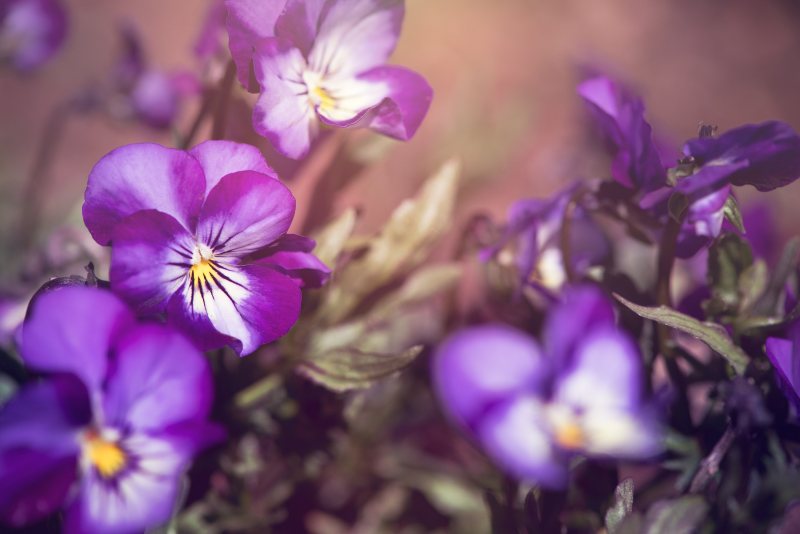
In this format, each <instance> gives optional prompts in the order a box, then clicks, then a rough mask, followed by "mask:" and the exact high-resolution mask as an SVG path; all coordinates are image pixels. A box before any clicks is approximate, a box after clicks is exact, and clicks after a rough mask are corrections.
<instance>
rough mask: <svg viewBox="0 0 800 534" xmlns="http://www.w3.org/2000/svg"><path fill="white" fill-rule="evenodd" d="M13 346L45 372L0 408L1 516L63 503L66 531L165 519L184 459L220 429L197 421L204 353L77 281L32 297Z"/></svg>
mask: <svg viewBox="0 0 800 534" xmlns="http://www.w3.org/2000/svg"><path fill="white" fill-rule="evenodd" d="M21 353H22V357H23V359H24V360H25V363H26V364H27V365H28V366H30V367H31V368H33V369H35V370H37V371H40V372H43V373H48V374H50V376H49V377H47V378H46V379H44V380H42V381H39V382H35V383H32V384H29V385H27V386H25V387H23V388H22V389H21V390H20V391H19V392H18V393H17V395H16V396H15V397H14V398H12V399H11V400H10V401H9V402H8V403H7V404H5V405H4V406H3V407H2V408H0V478H2V479H3V480H4V481H6V482H9V483H6V484H4V485H3V487H2V489H0V517H1V518H2V519H3V520H4V521H6V522H9V523H11V524H12V525H16V526H20V525H24V524H27V523H31V522H34V521H37V520H39V519H41V518H43V517H45V516H47V515H50V514H52V513H53V512H55V511H57V510H59V509H62V508H63V509H64V510H65V515H64V523H65V530H66V531H67V532H76V533H77V532H136V531H143V530H145V529H149V528H151V527H154V526H157V525H159V524H161V523H164V522H165V521H167V520H168V519H169V517H170V515H171V513H172V511H173V508H174V507H175V505H176V501H177V499H178V493H179V488H180V485H181V477H182V475H183V472H184V471H185V470H186V469H187V468H188V466H189V464H190V462H191V459H192V456H194V455H195V454H196V453H197V452H199V451H200V450H201V449H203V448H205V447H206V446H208V445H210V444H212V443H214V442H215V441H217V440H219V439H220V438H221V437H222V434H223V432H222V430H221V428H219V427H218V426H216V425H214V424H212V423H210V422H208V421H207V417H208V413H209V409H210V406H211V399H212V395H213V391H212V382H211V373H210V370H209V368H208V364H207V362H206V360H205V358H204V357H203V355H202V354H201V353H200V352H198V350H197V349H196V348H195V347H194V346H193V345H192V344H191V343H190V342H189V341H188V340H187V339H185V338H184V337H183V336H181V335H180V334H178V333H177V332H174V331H172V330H170V329H169V328H167V327H166V326H162V325H157V324H144V323H137V322H136V319H135V318H134V316H133V314H132V313H131V312H130V311H129V310H128V308H127V307H126V306H125V305H124V304H123V303H122V301H120V300H119V299H118V298H116V297H115V296H114V295H113V294H111V293H109V292H106V291H102V290H99V289H90V288H75V287H71V288H65V289H61V290H58V291H54V292H52V293H48V294H46V295H43V296H42V297H41V298H40V299H39V300H38V301H37V302H36V304H35V305H34V306H33V310H32V314H31V317H30V318H29V320H28V321H26V323H25V326H24V328H23V334H22V346H21ZM11 481H13V483H10V482H11Z"/></svg>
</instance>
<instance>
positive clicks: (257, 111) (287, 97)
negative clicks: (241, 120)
mask: <svg viewBox="0 0 800 534" xmlns="http://www.w3.org/2000/svg"><path fill="white" fill-rule="evenodd" d="M254 67H255V73H256V78H257V79H258V82H259V83H260V84H261V95H260V96H259V97H258V101H257V102H256V106H255V108H254V109H253V128H254V129H255V130H256V132H258V133H259V134H261V135H263V136H264V137H266V138H267V140H268V141H269V142H270V143H272V145H273V146H274V147H275V148H276V149H277V150H278V151H279V152H280V153H281V154H283V155H284V156H287V157H289V158H292V159H300V158H302V157H303V156H305V155H306V154H307V153H308V150H309V148H310V147H311V142H312V141H313V139H314V137H316V135H317V131H318V129H319V124H318V122H317V119H316V116H315V114H314V108H313V107H312V105H311V102H310V100H309V96H308V87H307V86H306V84H305V82H304V80H303V72H304V70H305V68H306V63H305V59H304V58H303V55H302V53H301V52H300V50H299V49H297V48H294V47H293V46H292V45H291V43H289V42H287V41H285V40H283V39H277V38H273V39H266V40H265V41H263V42H262V43H261V45H260V46H259V49H258V53H257V54H256V56H255V58H254Z"/></svg>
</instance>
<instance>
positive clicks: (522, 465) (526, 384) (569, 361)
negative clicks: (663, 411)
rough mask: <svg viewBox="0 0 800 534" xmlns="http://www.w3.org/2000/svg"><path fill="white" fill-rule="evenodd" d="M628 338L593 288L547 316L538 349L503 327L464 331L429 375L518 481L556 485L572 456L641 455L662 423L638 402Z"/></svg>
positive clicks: (637, 363)
mask: <svg viewBox="0 0 800 534" xmlns="http://www.w3.org/2000/svg"><path fill="white" fill-rule="evenodd" d="M642 378H643V377H642V366H641V358H640V356H639V351H638V350H637V348H636V345H635V344H634V343H633V341H632V340H631V339H630V338H629V337H628V336H627V335H626V334H625V333H623V332H622V331H620V330H618V329H617V328H616V327H615V325H614V312H613V309H612V307H611V303H610V302H609V301H608V300H607V299H606V298H605V297H604V296H603V295H602V294H601V293H600V292H599V291H598V290H597V289H595V288H594V287H591V286H584V287H578V288H573V289H572V290H571V291H569V292H567V293H566V294H565V298H564V301H563V302H562V303H561V304H559V305H558V306H556V308H555V309H554V310H553V311H552V312H551V314H550V316H549V317H548V321H547V323H546V325H545V332H544V349H541V348H540V346H539V344H538V343H537V342H536V341H535V340H533V339H532V338H530V337H528V336H527V335H526V334H523V333H521V332H519V331H517V330H514V329H512V328H509V327H507V326H499V325H493V326H481V327H475V328H470V329H467V330H464V331H462V332H460V333H457V334H456V335H454V336H452V337H451V338H450V339H448V340H447V341H446V342H445V343H444V344H443V345H442V347H441V348H440V349H439V351H438V353H437V355H436V358H435V360H434V365H433V379H434V384H435V387H436V389H437V392H438V395H439V398H440V400H441V402H442V403H443V404H444V406H445V408H446V410H447V411H448V412H449V414H450V416H451V417H452V418H453V419H454V420H455V421H456V422H457V423H458V424H460V425H461V426H463V427H464V428H466V429H468V430H469V431H470V432H471V433H472V434H473V435H474V436H475V437H476V438H477V440H478V442H479V443H480V444H481V445H482V446H483V448H484V449H485V450H486V452H487V453H488V454H489V456H490V457H491V458H492V459H493V460H494V461H496V462H497V463H498V464H499V465H501V466H502V467H503V468H504V469H505V470H507V471H508V472H509V473H510V474H512V475H514V476H515V477H517V478H520V479H524V480H530V481H535V482H538V483H540V484H542V485H544V486H549V487H563V486H564V485H565V484H566V481H567V473H568V467H569V461H570V459H571V458H572V457H573V456H574V455H576V454H585V455H588V456H597V457H615V458H647V457H650V456H653V455H655V454H657V453H658V452H659V451H660V450H661V433H660V425H659V423H658V422H657V421H656V419H655V418H654V413H653V410H652V409H651V407H650V406H649V405H647V404H646V403H645V402H644V401H643V399H642V394H641V390H642Z"/></svg>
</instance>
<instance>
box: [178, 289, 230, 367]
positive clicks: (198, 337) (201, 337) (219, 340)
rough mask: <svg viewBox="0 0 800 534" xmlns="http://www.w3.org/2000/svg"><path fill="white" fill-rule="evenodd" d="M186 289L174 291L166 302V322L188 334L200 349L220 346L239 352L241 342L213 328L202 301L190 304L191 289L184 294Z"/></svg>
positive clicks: (191, 300) (205, 349) (204, 349)
mask: <svg viewBox="0 0 800 534" xmlns="http://www.w3.org/2000/svg"><path fill="white" fill-rule="evenodd" d="M186 291H187V289H184V290H182V291H178V292H176V293H175V294H174V295H172V298H171V299H170V300H169V304H167V322H168V323H169V324H170V325H171V326H174V327H175V328H177V329H178V330H180V331H182V332H183V333H184V334H186V336H188V337H189V338H190V339H191V340H192V342H194V344H195V346H197V347H198V348H199V349H200V350H202V351H207V350H212V349H219V348H222V347H226V346H229V347H233V349H234V350H235V351H237V352H241V350H242V349H241V343H240V342H239V341H238V340H236V339H234V338H232V337H230V336H226V335H223V334H221V333H219V332H218V331H217V329H216V328H214V325H213V324H211V320H210V319H209V318H208V315H207V314H206V311H205V308H204V307H203V306H202V304H203V303H202V302H197V303H196V306H192V304H191V303H192V302H194V301H193V299H192V297H191V290H190V289H188V293H189V295H186Z"/></svg>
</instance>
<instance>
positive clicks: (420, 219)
mask: <svg viewBox="0 0 800 534" xmlns="http://www.w3.org/2000/svg"><path fill="white" fill-rule="evenodd" d="M459 174H460V171H459V165H458V163H457V162H455V161H449V162H447V163H446V164H445V165H443V166H442V168H441V169H440V170H439V171H438V172H437V173H436V174H435V175H434V176H432V177H431V178H430V179H429V180H428V181H427V182H426V183H425V185H423V187H422V190H421V191H420V193H419V194H418V195H417V197H416V198H414V199H411V200H406V201H404V202H403V203H402V204H400V206H398V208H397V209H396V210H395V211H394V213H392V216H391V217H390V219H389V221H388V222H387V223H386V225H385V226H384V227H383V230H382V231H381V232H380V234H378V235H377V236H376V237H374V238H373V239H371V240H369V241H368V242H367V247H366V251H365V252H364V254H362V255H361V256H359V257H358V258H356V259H354V260H352V261H350V262H349V263H347V264H346V265H345V266H344V267H343V268H342V269H340V270H339V272H338V273H337V275H336V279H335V280H334V281H333V283H332V284H330V285H329V286H328V290H327V292H326V294H325V298H324V301H323V303H322V304H321V306H320V310H319V312H318V318H319V319H320V320H323V321H324V322H327V323H328V324H332V323H336V322H339V321H341V319H343V318H346V317H347V316H348V315H350V314H351V313H352V311H353V310H355V309H356V307H358V305H359V304H360V303H361V302H362V300H363V299H364V298H365V297H366V296H367V295H369V294H370V293H373V292H374V291H376V290H377V289H380V288H382V287H384V286H386V285H387V284H389V283H391V282H392V281H394V280H397V279H398V278H400V277H402V276H405V275H406V274H408V273H409V272H410V271H411V270H413V269H414V268H415V267H417V266H418V265H420V264H421V263H422V261H423V260H424V259H425V258H426V257H427V256H428V254H429V253H430V251H431V249H432V248H433V246H434V245H435V244H436V242H437V241H438V240H439V238H440V237H441V236H442V234H444V232H445V231H446V230H447V229H448V228H449V227H450V224H451V223H452V214H453V209H454V206H455V201H456V194H457V192H458V183H459Z"/></svg>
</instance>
